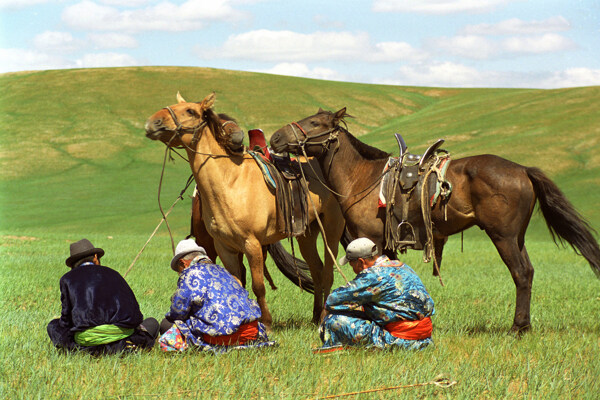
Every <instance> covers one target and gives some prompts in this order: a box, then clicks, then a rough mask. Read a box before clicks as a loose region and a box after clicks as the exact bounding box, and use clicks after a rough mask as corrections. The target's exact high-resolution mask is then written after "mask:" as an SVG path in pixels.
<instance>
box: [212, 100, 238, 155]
mask: <svg viewBox="0 0 600 400" xmlns="http://www.w3.org/2000/svg"><path fill="white" fill-rule="evenodd" d="M221 116H223V117H226V118H223V119H225V120H227V121H233V122H235V120H234V119H233V118H231V117H229V116H227V114H217V113H216V112H214V111H213V110H212V108H209V109H207V110H205V111H204V120H205V121H206V123H207V124H208V127H209V129H210V130H211V132H212V133H213V136H214V137H215V140H216V141H217V143H219V144H220V145H221V146H223V147H224V148H225V149H227V141H228V140H229V137H228V136H227V134H226V133H225V130H224V129H223V125H222V124H221Z"/></svg>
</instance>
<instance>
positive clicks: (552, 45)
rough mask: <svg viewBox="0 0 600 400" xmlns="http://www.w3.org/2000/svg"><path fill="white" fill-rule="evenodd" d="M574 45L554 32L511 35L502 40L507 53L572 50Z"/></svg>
mask: <svg viewBox="0 0 600 400" xmlns="http://www.w3.org/2000/svg"><path fill="white" fill-rule="evenodd" d="M576 47H577V46H576V45H575V43H574V42H573V41H572V40H570V39H567V38H565V37H564V36H561V35H558V34H555V33H547V34H545V35H540V36H527V37H512V38H508V39H505V40H503V41H502V48H503V50H504V51H505V52H507V53H520V54H542V53H554V52H559V51H565V50H572V49H574V48H576Z"/></svg>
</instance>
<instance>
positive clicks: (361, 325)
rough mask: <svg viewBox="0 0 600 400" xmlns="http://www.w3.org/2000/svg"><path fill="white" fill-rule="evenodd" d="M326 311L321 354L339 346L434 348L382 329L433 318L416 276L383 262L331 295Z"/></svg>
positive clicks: (383, 259)
mask: <svg viewBox="0 0 600 400" xmlns="http://www.w3.org/2000/svg"><path fill="white" fill-rule="evenodd" d="M325 308H326V310H327V312H328V315H327V316H326V317H325V319H324V320H323V323H322V324H321V326H320V329H319V331H320V334H321V340H322V341H323V347H322V348H321V349H327V348H332V347H336V346H340V345H344V346H348V345H349V346H357V345H360V346H367V347H373V346H374V347H377V348H387V347H390V346H400V347H404V348H408V349H421V348H424V347H425V346H427V345H429V344H430V343H433V342H432V340H431V338H427V339H423V340H406V339H400V338H397V337H395V336H392V335H391V334H390V333H389V332H388V331H386V330H385V329H383V327H384V326H385V325H386V324H389V323H390V322H397V321H403V320H412V321H414V320H420V319H423V318H425V317H430V316H431V315H433V313H434V307H433V300H432V299H431V297H430V296H429V293H427V289H425V286H424V285H423V283H422V282H421V279H420V278H419V277H418V276H417V274H416V273H415V272H414V271H413V270H412V269H411V268H410V267H409V266H408V265H405V264H403V263H402V262H400V261H393V260H390V259H389V258H388V257H386V256H381V257H379V258H378V259H377V261H376V262H375V264H374V265H373V266H372V267H370V268H367V269H366V270H364V271H362V272H360V273H359V274H358V275H356V278H354V279H353V280H352V281H350V282H348V283H347V284H346V285H344V286H342V287H340V288H338V289H336V290H334V291H333V292H331V294H330V295H329V297H328V298H327V301H326V303H325Z"/></svg>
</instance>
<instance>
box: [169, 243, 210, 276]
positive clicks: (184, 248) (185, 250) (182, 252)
mask: <svg viewBox="0 0 600 400" xmlns="http://www.w3.org/2000/svg"><path fill="white" fill-rule="evenodd" d="M194 252H197V253H201V256H202V258H205V259H208V260H210V258H209V257H208V256H207V255H206V250H204V247H200V246H198V245H197V244H196V241H195V240H194V239H185V240H182V241H181V242H179V243H177V247H176V248H175V257H173V259H172V260H171V269H173V270H174V269H175V266H176V265H177V262H178V261H179V259H180V258H181V257H185V256H186V255H188V254H190V253H194Z"/></svg>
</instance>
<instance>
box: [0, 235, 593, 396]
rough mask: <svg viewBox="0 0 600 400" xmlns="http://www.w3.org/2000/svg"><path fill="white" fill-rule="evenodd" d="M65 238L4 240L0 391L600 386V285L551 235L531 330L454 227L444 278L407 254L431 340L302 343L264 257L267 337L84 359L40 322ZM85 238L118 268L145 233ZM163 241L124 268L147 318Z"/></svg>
mask: <svg viewBox="0 0 600 400" xmlns="http://www.w3.org/2000/svg"><path fill="white" fill-rule="evenodd" d="M40 233H44V232H42V231H40ZM69 239H71V237H69V236H65V235H61V234H48V233H44V235H43V237H41V236H40V237H39V238H38V239H37V240H25V239H23V238H21V239H18V238H7V237H6V236H5V237H4V238H3V240H4V246H3V247H2V276H3V280H2V284H1V286H0V290H2V293H3V296H2V303H1V304H2V310H3V317H2V319H3V323H2V324H1V325H0V346H1V347H2V349H3V352H2V358H1V360H2V364H1V365H2V367H1V375H2V376H1V379H0V382H1V383H0V396H2V398H11V399H12V398H27V399H29V398H43V399H53V398H138V397H146V396H147V397H150V396H151V395H152V396H156V397H158V398H165V399H176V398H293V399H296V398H315V397H319V396H325V395H332V394H341V393H348V392H355V391H362V390H369V389H377V388H385V387H392V386H403V385H412V384H416V383H424V382H429V381H431V380H433V379H434V378H435V377H437V376H438V375H443V376H445V377H447V378H449V379H452V380H455V381H457V384H456V385H455V386H453V387H452V388H449V389H441V388H437V387H435V386H427V387H414V388H406V389H402V390H395V391H391V392H382V393H381V394H376V395H373V394H371V395H369V396H366V395H365V396H362V397H359V398H415V397H418V398H430V397H443V398H444V397H450V398H523V397H525V398H556V399H559V398H582V399H586V398H589V399H593V398H597V394H598V393H599V392H598V390H600V387H599V386H598V382H597V377H598V374H599V373H600V364H599V363H598V358H599V357H600V347H599V344H600V343H599V342H598V333H599V332H600V322H599V321H598V319H597V318H596V315H598V313H599V312H600V297H599V296H598V290H597V289H598V282H597V280H596V279H595V278H594V275H593V273H592V272H591V271H590V269H589V267H588V266H587V265H586V263H585V262H583V261H582V260H581V258H580V257H577V256H576V255H574V254H573V253H572V252H571V251H566V250H563V251H560V250H557V249H556V248H555V247H554V245H553V244H551V243H550V242H549V241H543V242H537V241H531V243H530V246H529V251H530V255H531V258H532V260H533V263H534V264H535V266H536V278H535V281H534V282H535V285H534V292H533V299H532V318H533V319H532V322H533V331H532V332H531V333H529V334H528V335H526V336H525V337H523V338H522V339H515V338H514V337H512V336H510V335H507V331H508V329H509V327H510V324H511V320H512V316H513V312H514V285H513V284H512V282H511V280H510V276H509V274H508V271H507V270H506V268H505V267H504V266H503V265H502V264H501V262H500V260H499V257H498V256H497V254H496V253H495V251H494V249H493V248H492V246H491V245H489V243H488V242H487V241H486V240H483V238H481V237H479V238H477V237H473V238H469V240H468V241H466V243H465V250H464V253H461V252H460V240H459V238H457V237H456V238H452V239H451V241H450V242H449V244H448V246H447V249H446V257H445V260H444V265H443V268H442V276H443V279H444V283H445V285H446V286H445V287H441V286H440V285H439V283H438V281H437V279H436V278H435V277H433V276H431V265H429V264H427V265H425V264H423V263H421V262H420V254H419V253H417V252H411V253H409V254H407V255H406V256H405V257H403V258H404V259H405V260H406V261H407V263H409V264H410V265H412V266H414V267H415V269H416V270H417V272H418V273H419V275H420V276H421V277H422V279H423V281H424V282H425V284H426V286H427V287H428V289H429V291H430V293H431V295H432V297H433V298H434V299H435V302H436V309H437V310H436V316H435V318H434V329H435V330H434V340H435V346H434V347H432V348H428V349H426V350H424V351H422V352H403V351H395V352H385V353H384V352H376V351H361V350H354V351H349V352H347V353H344V354H334V355H331V356H317V355H313V354H312V353H311V352H310V349H311V348H314V347H317V346H318V345H319V344H320V343H319V339H318V334H317V331H316V328H315V327H314V326H313V325H312V324H311V323H310V318H311V311H310V307H311V296H310V295H309V294H308V293H303V292H300V290H299V289H298V288H296V287H294V286H293V285H291V284H290V283H289V282H287V281H284V280H283V279H284V278H282V276H281V274H279V273H278V272H276V269H275V268H274V266H273V265H272V264H271V263H270V262H269V268H270V270H271V271H272V272H274V273H273V275H274V277H275V280H276V283H277V285H278V286H279V289H278V290H276V291H271V290H269V291H268V293H267V299H268V302H269V305H270V307H271V310H272V311H273V317H274V329H273V332H272V334H271V338H272V339H274V340H276V341H277V342H278V343H279V346H278V347H277V348H275V349H268V350H265V351H260V352H254V351H249V352H238V353H232V354H226V355H219V356H211V355H206V354H199V353H195V352H188V353H186V354H164V353H161V352H160V351H158V350H157V349H155V350H154V351H152V352H150V353H140V354H133V355H127V356H123V357H116V356H111V357H104V358H92V357H89V356H87V355H81V354H75V355H68V356H67V355H63V354H60V353H59V352H57V351H56V350H55V349H53V348H52V346H51V344H50V341H49V340H48V338H47V335H46V332H45V326H46V324H47V323H48V321H50V319H51V318H53V317H54V316H57V315H58V313H59V312H60V300H59V292H58V279H59V278H60V276H61V275H62V274H63V273H64V272H65V271H66V266H64V265H63V264H62V263H63V262H64V260H63V258H64V257H63V256H64V255H65V249H66V248H67V241H68V240H69ZM91 239H92V240H93V242H94V243H95V244H97V245H99V246H102V247H103V248H104V249H105V250H106V252H107V254H106V256H105V259H104V260H105V261H106V264H107V265H110V266H112V267H114V268H115V269H117V270H119V271H120V272H121V273H124V272H125V270H126V268H127V266H128V264H129V262H130V260H132V259H133V258H134V256H135V254H136V253H137V251H138V250H139V247H138V246H137V245H136V243H139V242H141V241H142V240H141V239H144V238H143V237H140V235H123V236H116V237H114V238H113V239H107V238H106V237H101V236H91ZM168 246H169V245H168V237H167V236H165V235H161V236H159V237H157V238H156V239H155V241H154V242H152V244H151V245H150V246H149V247H148V248H147V251H146V252H145V253H144V255H143V256H142V257H141V258H140V261H139V262H138V264H136V266H134V268H133V269H132V271H131V273H130V275H129V276H128V281H129V282H130V284H131V286H132V288H133V290H134V291H135V293H136V294H137V296H138V299H139V301H140V306H141V309H142V312H143V313H144V314H145V315H146V316H154V317H157V318H160V317H161V315H163V314H164V312H166V310H167V309H168V307H169V298H170V295H171V294H172V292H173V290H174V288H175V284H176V275H175V273H173V272H172V271H171V270H170V268H169V266H168V261H169V258H170V256H169V254H168V253H169V251H168ZM346 273H349V271H346ZM338 275H339V274H336V280H337V284H341V279H340V277H339V276H338Z"/></svg>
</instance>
